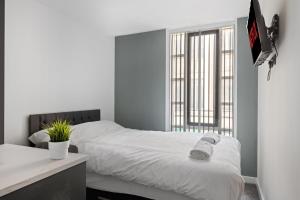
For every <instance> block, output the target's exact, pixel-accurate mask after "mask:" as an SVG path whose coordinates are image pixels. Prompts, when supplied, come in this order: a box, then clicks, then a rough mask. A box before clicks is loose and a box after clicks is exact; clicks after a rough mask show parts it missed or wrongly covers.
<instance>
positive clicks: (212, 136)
mask: <svg viewBox="0 0 300 200" xmlns="http://www.w3.org/2000/svg"><path fill="white" fill-rule="evenodd" d="M201 140H202V141H206V142H209V143H211V144H217V143H218V142H220V140H221V137H220V135H219V134H217V133H212V132H208V133H204V135H203V137H202V138H201Z"/></svg>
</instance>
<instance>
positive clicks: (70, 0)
mask: <svg viewBox="0 0 300 200" xmlns="http://www.w3.org/2000/svg"><path fill="white" fill-rule="evenodd" d="M37 1H39V2H41V3H43V4H44V5H47V6H49V7H52V8H55V9H58V10H60V11H61V12H63V13H64V14H66V15H70V16H71V17H73V18H76V19H77V20H81V21H83V22H85V23H88V24H91V25H93V26H96V27H97V28H98V29H99V30H101V31H102V32H103V33H105V34H109V35H124V34H130V33H137V32H144V31H150V30H157V29H162V28H168V29H177V28H181V27H189V26H198V25H199V26H200V25H206V24H210V23H220V22H224V21H231V20H234V19H236V18H237V17H242V16H247V15H248V9H249V6H250V5H249V4H250V0H37Z"/></svg>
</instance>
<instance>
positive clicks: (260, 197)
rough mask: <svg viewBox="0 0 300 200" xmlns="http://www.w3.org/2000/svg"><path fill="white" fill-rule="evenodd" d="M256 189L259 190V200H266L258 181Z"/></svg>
mask: <svg viewBox="0 0 300 200" xmlns="http://www.w3.org/2000/svg"><path fill="white" fill-rule="evenodd" d="M256 187H257V190H258V195H259V199H260V200H266V199H265V197H264V194H263V192H262V190H261V187H260V184H259V181H258V180H257V182H256Z"/></svg>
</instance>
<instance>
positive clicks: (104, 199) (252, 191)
mask: <svg viewBox="0 0 300 200" xmlns="http://www.w3.org/2000/svg"><path fill="white" fill-rule="evenodd" d="M87 192H88V194H89V195H87V200H96V199H97V200H100V199H101V200H113V199H115V200H120V199H121V200H125V199H126V200H129V199H130V200H149V199H146V198H141V197H136V196H130V195H129V196H130V197H129V196H124V195H119V194H117V193H110V192H103V191H102V192H101V194H100V193H99V191H97V190H94V189H90V188H88V189H87ZM100 196H101V197H100ZM241 200H259V196H258V191H257V188H256V185H252V184H246V185H245V192H244V195H243V197H242V199H241Z"/></svg>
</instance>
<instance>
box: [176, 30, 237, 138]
mask: <svg viewBox="0 0 300 200" xmlns="http://www.w3.org/2000/svg"><path fill="white" fill-rule="evenodd" d="M170 67H171V68H170V72H171V76H170V77H171V87H170V95H171V98H170V99H171V109H170V110H171V113H170V114H171V128H172V130H173V131H193V132H206V131H213V132H217V133H219V134H224V135H233V78H234V77H233V74H234V73H233V71H234V29H233V27H232V26H229V27H223V28H220V29H215V30H209V31H199V32H181V33H174V34H171V35H170Z"/></svg>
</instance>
